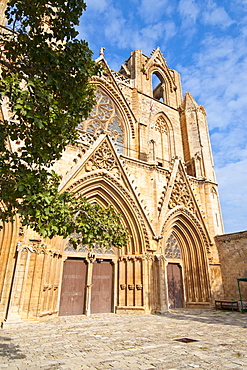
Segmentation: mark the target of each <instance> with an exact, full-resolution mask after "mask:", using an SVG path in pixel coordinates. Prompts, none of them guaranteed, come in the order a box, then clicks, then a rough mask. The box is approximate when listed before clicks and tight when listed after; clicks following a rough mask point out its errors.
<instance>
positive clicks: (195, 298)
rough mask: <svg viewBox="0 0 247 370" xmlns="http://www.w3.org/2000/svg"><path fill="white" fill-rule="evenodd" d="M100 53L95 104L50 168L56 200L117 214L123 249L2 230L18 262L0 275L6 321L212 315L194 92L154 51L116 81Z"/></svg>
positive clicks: (204, 147) (207, 181)
mask: <svg viewBox="0 0 247 370" xmlns="http://www.w3.org/2000/svg"><path fill="white" fill-rule="evenodd" d="M103 54H104V53H103V49H102V50H101V53H100V57H99V58H98V59H97V62H98V63H100V64H101V65H102V66H103V71H102V73H101V75H100V76H95V77H94V78H93V79H92V84H94V85H95V87H96V98H97V104H96V106H95V108H94V109H93V110H92V112H91V114H90V116H89V117H88V119H87V120H86V121H83V122H81V124H80V125H79V127H78V133H79V140H78V143H77V145H76V146H69V147H68V148H67V150H66V151H65V153H64V154H63V157H62V158H61V159H60V160H59V161H58V162H57V163H56V164H55V166H54V170H56V171H57V172H58V173H59V174H60V175H61V178H62V180H61V184H60V191H61V192H63V191H72V192H74V193H80V194H83V195H84V196H85V197H86V198H87V200H88V201H89V202H97V203H99V204H100V205H101V206H103V207H104V206H106V205H108V204H111V205H112V206H113V207H114V208H115V209H116V211H118V212H120V213H121V214H122V222H123V224H124V225H125V226H126V227H127V228H128V230H129V233H130V235H131V238H130V241H129V244H128V245H127V246H126V247H125V248H122V249H121V250H117V249H114V248H111V246H109V248H108V249H104V248H101V247H100V246H96V247H95V249H94V250H93V251H89V250H88V248H87V245H82V246H81V247H80V248H79V249H78V250H77V251H75V250H74V249H73V248H72V247H71V245H70V244H69V242H68V240H61V239H60V238H54V239H53V240H51V241H47V240H41V238H40V237H39V236H37V235H35V234H34V233H33V232H31V231H30V230H21V231H20V230H19V229H18V228H16V229H14V228H13V225H12V226H11V227H10V226H8V227H7V226H6V229H5V235H7V236H8V243H9V244H8V245H9V250H11V251H12V252H11V253H13V256H14V253H16V258H15V260H14V259H13V258H12V259H11V258H10V257H9V256H11V253H9V254H8V255H6V254H5V257H4V258H5V259H4V261H3V263H4V265H5V266H6V268H5V269H4V270H2V271H1V275H0V292H2V299H1V306H0V315H1V317H2V318H3V319H4V318H5V320H6V322H8V321H9V322H11V320H13V321H16V320H31V319H35V320H37V319H38V318H39V317H43V316H50V315H57V314H60V315H77V314H83V313H85V314H90V313H99V312H115V313H118V312H123V311H124V312H140V313H148V312H163V311H165V310H167V309H168V308H172V307H191V308H194V307H196V308H198V307H210V306H211V304H212V302H213V300H214V299H215V298H216V297H220V295H221V283H222V281H221V271H220V264H219V258H218V251H217V248H216V246H215V243H214V236H215V235H216V234H222V233H223V224H222V217H221V211H220V205H219V197H218V190H217V183H216V179H215V174H214V169H213V160H212V153H211V147H210V140H209V134H208V125H207V119H206V113H205V110H204V108H203V107H201V106H199V105H198V104H197V103H196V102H195V100H194V99H193V98H192V96H191V94H189V93H186V94H185V96H184V98H183V96H182V90H181V83H180V76H179V73H178V72H177V71H174V70H172V69H170V68H169V67H168V66H167V63H166V61H165V59H164V56H163V54H162V53H161V51H160V49H159V48H157V49H155V50H154V51H153V52H152V53H151V55H150V56H147V55H145V54H143V53H142V51H141V50H135V51H134V52H132V53H131V55H130V57H129V59H128V60H127V61H126V62H125V63H124V64H123V65H122V66H121V68H120V70H119V72H116V71H113V70H112V69H110V68H109V66H108V64H107V61H106V60H105V58H104V55H103ZM5 240H6V239H5ZM3 243H4V242H3ZM17 243H18V249H17V251H16V244H17ZM3 245H4V244H2V246H0V250H1V248H3ZM4 246H5V250H6V242H5V245H4ZM11 248H12V249H11ZM2 258H3V257H2ZM7 276H11V279H12V283H10V282H9V283H7Z"/></svg>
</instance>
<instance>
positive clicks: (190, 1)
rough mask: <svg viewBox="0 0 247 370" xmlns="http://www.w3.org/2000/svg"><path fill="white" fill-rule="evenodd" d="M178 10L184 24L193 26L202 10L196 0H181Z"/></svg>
mask: <svg viewBox="0 0 247 370" xmlns="http://www.w3.org/2000/svg"><path fill="white" fill-rule="evenodd" d="M178 10H179V13H180V16H181V19H182V25H183V26H185V27H186V28H187V27H191V26H192V25H193V24H194V23H195V22H196V20H197V17H198V15H199V12H200V8H199V6H198V5H197V4H196V2H195V0H180V1H179V5H178Z"/></svg>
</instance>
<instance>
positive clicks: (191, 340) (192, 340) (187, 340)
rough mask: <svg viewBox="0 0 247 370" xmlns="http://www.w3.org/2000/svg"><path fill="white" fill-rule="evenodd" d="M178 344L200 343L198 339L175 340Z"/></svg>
mask: <svg viewBox="0 0 247 370" xmlns="http://www.w3.org/2000/svg"><path fill="white" fill-rule="evenodd" d="M174 340H176V341H177V342H183V343H190V342H198V340H196V339H190V338H180V339H174Z"/></svg>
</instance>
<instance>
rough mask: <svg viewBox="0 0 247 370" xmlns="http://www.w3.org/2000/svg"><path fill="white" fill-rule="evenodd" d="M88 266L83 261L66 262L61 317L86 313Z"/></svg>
mask: <svg viewBox="0 0 247 370" xmlns="http://www.w3.org/2000/svg"><path fill="white" fill-rule="evenodd" d="M86 272H87V265H86V263H85V261H84V260H83V259H67V260H66V261H65V262H64V268H63V280H62V289H61V299H60V309H59V315H60V316H68V315H82V314H83V313H84V298H85V283H86Z"/></svg>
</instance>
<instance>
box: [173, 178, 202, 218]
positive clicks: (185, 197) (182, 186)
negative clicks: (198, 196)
mask: <svg viewBox="0 0 247 370" xmlns="http://www.w3.org/2000/svg"><path fill="white" fill-rule="evenodd" d="M177 206H184V207H186V208H188V209H189V210H190V211H191V212H193V213H196V208H195V204H194V201H193V198H192V197H191V194H190V192H189V190H188V187H187V184H186V183H185V181H184V179H183V177H182V176H181V174H180V173H177V176H176V179H175V183H174V186H173V189H172V194H171V198H170V200H169V204H168V208H170V209H172V208H174V207H177Z"/></svg>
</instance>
